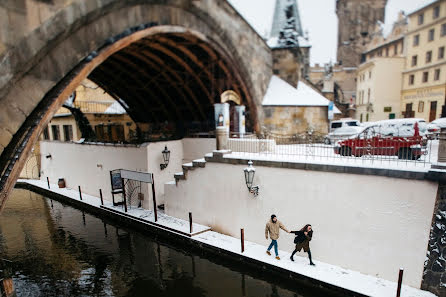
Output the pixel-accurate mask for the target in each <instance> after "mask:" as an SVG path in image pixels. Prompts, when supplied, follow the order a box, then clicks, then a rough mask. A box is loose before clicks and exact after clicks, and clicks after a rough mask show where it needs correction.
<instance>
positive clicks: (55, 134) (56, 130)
mask: <svg viewBox="0 0 446 297" xmlns="http://www.w3.org/2000/svg"><path fill="white" fill-rule="evenodd" d="M51 132H53V140H59V139H60V132H59V126H58V125H51Z"/></svg>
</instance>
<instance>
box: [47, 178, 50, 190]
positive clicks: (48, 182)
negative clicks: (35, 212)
mask: <svg viewBox="0 0 446 297" xmlns="http://www.w3.org/2000/svg"><path fill="white" fill-rule="evenodd" d="M46 183H47V184H48V189H50V179H49V178H48V176H47V177H46Z"/></svg>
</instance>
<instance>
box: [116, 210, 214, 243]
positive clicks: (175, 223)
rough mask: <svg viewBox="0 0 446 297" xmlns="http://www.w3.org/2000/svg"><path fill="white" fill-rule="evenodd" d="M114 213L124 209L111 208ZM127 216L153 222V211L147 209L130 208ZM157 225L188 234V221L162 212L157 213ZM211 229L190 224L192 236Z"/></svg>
mask: <svg viewBox="0 0 446 297" xmlns="http://www.w3.org/2000/svg"><path fill="white" fill-rule="evenodd" d="M110 208H112V209H114V210H116V211H119V212H122V213H125V212H124V208H123V207H122V206H112V207H110ZM127 215H131V216H133V217H137V218H141V219H143V220H145V221H148V222H152V223H154V222H155V214H154V212H153V211H151V210H148V209H142V208H132V209H130V208H129V209H128V211H127ZM156 224H157V225H160V226H162V227H168V228H171V229H174V230H177V231H180V232H183V233H189V231H190V230H189V221H185V220H182V219H178V218H174V217H171V216H168V215H166V214H164V213H163V212H160V211H158V221H157V222H156ZM209 230H211V228H209V227H208V226H204V225H200V224H196V223H192V236H194V235H195V234H198V233H201V232H205V231H209Z"/></svg>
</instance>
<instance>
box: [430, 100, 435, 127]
mask: <svg viewBox="0 0 446 297" xmlns="http://www.w3.org/2000/svg"><path fill="white" fill-rule="evenodd" d="M436 117H437V101H432V102H431V110H430V112H429V122H432V121H433V120H435V118H436Z"/></svg>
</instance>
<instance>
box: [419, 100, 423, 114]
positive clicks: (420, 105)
mask: <svg viewBox="0 0 446 297" xmlns="http://www.w3.org/2000/svg"><path fill="white" fill-rule="evenodd" d="M418 112H424V101H420V102H418Z"/></svg>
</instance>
